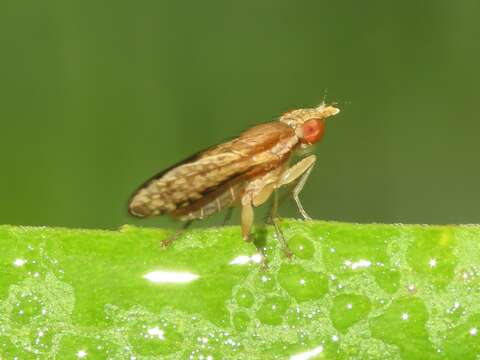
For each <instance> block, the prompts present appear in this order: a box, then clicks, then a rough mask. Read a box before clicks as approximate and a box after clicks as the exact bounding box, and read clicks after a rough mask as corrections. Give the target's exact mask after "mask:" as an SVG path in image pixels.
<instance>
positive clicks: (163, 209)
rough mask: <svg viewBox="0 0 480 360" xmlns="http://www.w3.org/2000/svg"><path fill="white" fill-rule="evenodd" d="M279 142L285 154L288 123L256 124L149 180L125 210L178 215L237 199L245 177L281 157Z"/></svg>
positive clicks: (196, 214) (290, 134) (290, 136)
mask: <svg viewBox="0 0 480 360" xmlns="http://www.w3.org/2000/svg"><path fill="white" fill-rule="evenodd" d="M279 144H283V145H285V144H288V145H287V146H290V148H289V149H287V150H288V151H285V156H288V155H289V153H290V152H291V150H292V149H293V147H294V146H295V145H296V136H295V133H294V131H293V130H292V128H290V127H289V126H288V125H286V124H284V123H281V122H278V121H275V122H270V123H266V124H261V125H258V126H255V127H253V128H251V129H249V130H247V131H245V132H244V133H242V134H241V135H240V137H238V138H236V139H234V140H232V141H229V142H227V143H224V144H220V145H217V146H214V147H212V148H210V149H208V150H205V151H203V152H200V153H198V154H197V155H194V156H193V157H191V158H189V159H187V160H185V161H183V162H181V163H179V164H177V165H175V166H173V167H171V168H169V169H167V170H165V171H163V172H161V173H160V174H158V175H156V176H155V177H154V178H152V179H150V180H149V181H147V182H146V183H145V184H144V185H142V186H141V187H140V188H139V189H138V190H137V192H136V193H135V194H134V195H133V196H132V199H131V202H130V205H129V211H130V213H131V214H132V215H135V216H139V217H147V216H151V215H159V214H162V213H169V214H171V215H172V216H174V217H178V218H181V219H187V218H200V217H204V216H207V215H210V214H212V213H214V212H216V211H218V210H220V209H222V208H225V207H227V206H229V205H230V204H231V203H232V202H234V201H235V200H236V199H235V198H236V197H238V196H239V195H240V193H241V190H242V184H243V182H244V180H245V179H246V178H249V177H253V176H256V175H257V174H261V173H262V172H265V171H268V170H269V169H272V168H275V167H276V166H278V165H279V164H280V163H282V162H283V161H284V160H285V156H283V155H282V156H279V155H278V151H276V150H275V149H276V147H278V146H279ZM287 153H288V154H287ZM208 204H212V206H210V207H209V206H208ZM202 209H203V210H202Z"/></svg>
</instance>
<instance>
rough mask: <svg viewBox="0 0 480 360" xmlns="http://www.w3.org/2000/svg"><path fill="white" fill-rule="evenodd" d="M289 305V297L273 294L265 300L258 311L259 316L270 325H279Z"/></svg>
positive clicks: (264, 322)
mask: <svg viewBox="0 0 480 360" xmlns="http://www.w3.org/2000/svg"><path fill="white" fill-rule="evenodd" d="M288 307H289V302H288V300H287V299H285V298H282V297H280V296H272V297H269V298H267V299H265V301H264V302H263V304H262V306H261V307H260V309H258V311H257V318H258V319H259V320H260V321H261V322H262V323H263V324H268V325H279V324H281V323H282V320H283V316H284V315H285V312H286V311H287V309H288Z"/></svg>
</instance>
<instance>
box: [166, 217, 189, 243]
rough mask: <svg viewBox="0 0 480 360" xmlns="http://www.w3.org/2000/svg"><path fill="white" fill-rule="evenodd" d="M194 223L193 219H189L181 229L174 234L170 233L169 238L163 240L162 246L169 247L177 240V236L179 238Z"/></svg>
mask: <svg viewBox="0 0 480 360" xmlns="http://www.w3.org/2000/svg"><path fill="white" fill-rule="evenodd" d="M192 223H193V220H189V221H187V222H185V223H184V224H183V225H182V227H181V228H180V229H178V230H177V231H175V233H173V234H172V235H170V236H169V237H168V238H166V239H165V240H163V241H162V242H161V246H162V247H164V248H166V247H168V246H169V245H170V244H171V243H173V242H174V241H175V240H177V238H178V237H179V236H180V235H181V234H183V232H184V231H185V230H187V229H188V227H189V226H190V225H192Z"/></svg>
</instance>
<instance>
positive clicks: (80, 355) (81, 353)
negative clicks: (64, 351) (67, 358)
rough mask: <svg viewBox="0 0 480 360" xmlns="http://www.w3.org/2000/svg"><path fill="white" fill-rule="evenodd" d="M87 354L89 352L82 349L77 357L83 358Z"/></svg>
mask: <svg viewBox="0 0 480 360" xmlns="http://www.w3.org/2000/svg"><path fill="white" fill-rule="evenodd" d="M86 356H87V352H86V351H85V350H80V351H79V352H77V357H78V358H80V359H83V358H84V357H86Z"/></svg>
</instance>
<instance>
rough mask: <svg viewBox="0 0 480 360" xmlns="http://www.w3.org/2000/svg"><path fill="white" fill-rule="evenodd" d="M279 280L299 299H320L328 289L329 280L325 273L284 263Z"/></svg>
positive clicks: (291, 294)
mask: <svg viewBox="0 0 480 360" xmlns="http://www.w3.org/2000/svg"><path fill="white" fill-rule="evenodd" d="M278 282H279V283H280V286H282V288H284V289H285V290H286V291H287V292H288V294H289V295H290V296H292V297H294V298H295V299H296V300H297V301H307V300H315V299H320V298H322V297H323V296H324V295H325V294H326V293H327V291H328V280H327V277H326V276H325V275H324V274H322V273H319V272H313V271H307V270H305V269H304V268H303V267H302V266H300V265H295V264H283V265H282V267H281V268H280V270H279V272H278Z"/></svg>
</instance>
